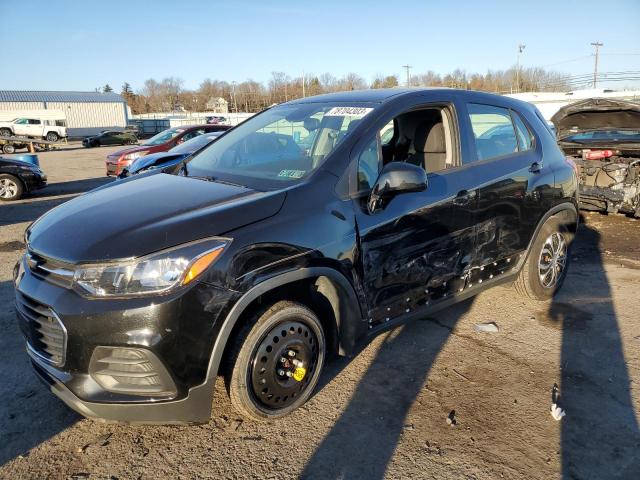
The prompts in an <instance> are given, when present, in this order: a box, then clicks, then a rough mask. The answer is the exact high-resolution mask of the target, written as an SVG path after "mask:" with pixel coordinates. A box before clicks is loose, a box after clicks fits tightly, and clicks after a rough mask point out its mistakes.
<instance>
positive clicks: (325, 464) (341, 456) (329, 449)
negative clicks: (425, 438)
mask: <svg viewBox="0 0 640 480" xmlns="http://www.w3.org/2000/svg"><path fill="white" fill-rule="evenodd" d="M472 304H473V299H469V300H465V301H463V302H461V303H459V304H456V305H454V306H452V307H450V308H448V309H446V310H443V311H441V312H438V314H437V315H438V320H437V321H436V320H433V319H431V318H429V317H426V316H425V318H424V319H423V320H419V321H414V322H410V323H407V324H406V325H403V326H401V327H398V328H396V329H394V330H392V331H390V332H388V333H386V334H385V338H384V340H383V342H382V345H381V346H380V347H379V349H378V350H377V352H376V354H375V358H374V359H373V360H372V362H371V364H370V366H369V368H368V369H367V371H366V372H365V373H364V374H363V375H362V376H361V377H360V379H359V382H358V386H357V387H356V389H355V392H354V394H353V396H352V398H351V400H350V402H349V404H348V405H347V407H346V409H345V410H344V412H343V413H342V415H341V416H340V418H339V419H338V420H337V421H336V423H335V424H334V426H333V427H332V428H331V431H330V432H329V433H328V434H327V435H326V436H325V438H324V439H323V441H322V442H321V444H320V445H319V446H318V447H317V448H316V450H315V452H314V453H313V455H312V457H311V458H310V459H309V461H308V462H307V464H306V465H305V468H304V471H303V472H302V474H301V475H300V476H301V478H333V479H338V478H345V479H346V478H367V479H377V478H383V477H384V474H385V471H386V470H387V465H388V464H389V461H390V460H391V457H392V456H393V453H394V451H395V449H396V446H397V443H398V441H399V439H400V436H401V434H402V432H403V429H404V427H405V423H406V417H407V414H408V412H409V409H410V408H411V406H412V405H413V403H414V402H415V400H416V398H417V396H418V395H419V393H420V391H421V390H422V389H423V388H424V385H425V381H426V379H427V376H428V374H429V371H430V369H431V367H432V365H433V363H434V362H435V360H436V358H437V356H438V353H439V352H440V350H441V349H442V348H443V346H444V345H445V343H446V341H447V339H448V338H449V335H450V334H451V331H452V330H453V329H454V327H455V325H456V323H457V321H458V320H459V319H460V318H461V317H462V316H463V315H464V314H465V313H466V312H467V311H468V310H469V309H470V308H471V305H472ZM348 364H349V360H348V359H338V360H336V361H334V362H332V364H330V365H329V368H328V369H327V371H326V373H325V375H324V377H323V379H322V385H325V384H326V382H328V381H330V380H331V379H332V378H334V377H335V376H337V375H338V374H339V373H340V371H342V370H343V369H344V368H346V367H347V365H348Z"/></svg>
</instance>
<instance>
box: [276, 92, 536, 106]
mask: <svg viewBox="0 0 640 480" xmlns="http://www.w3.org/2000/svg"><path fill="white" fill-rule="evenodd" d="M438 92H447V93H454V94H456V95H459V96H461V97H463V98H464V99H465V100H467V101H475V102H483V101H486V102H489V103H491V102H492V101H496V99H500V102H501V103H502V104H507V105H510V106H513V107H518V108H519V109H520V110H522V109H530V108H531V107H532V105H531V104H530V103H528V102H524V101H522V100H518V99H515V98H511V97H505V96H504V95H497V94H494V93H487V92H480V91H476V90H463V89H455V88H446V87H394V88H379V89H369V90H350V91H345V92H335V93H326V94H323V95H316V96H313V97H306V98H298V99H296V100H291V101H290V102H287V105H292V104H300V103H316V102H364V103H380V104H381V103H385V102H388V101H390V100H395V99H397V98H399V97H409V96H412V95H415V96H421V97H423V96H424V95H425V93H438Z"/></svg>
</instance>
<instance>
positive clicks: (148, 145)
mask: <svg viewBox="0 0 640 480" xmlns="http://www.w3.org/2000/svg"><path fill="white" fill-rule="evenodd" d="M229 128H231V127H230V126H229V125H181V126H179V127H173V128H169V129H167V130H164V131H162V132H160V133H159V134H157V135H156V136H154V137H151V138H150V139H149V140H147V141H146V142H144V143H143V144H142V145H138V146H135V147H130V148H125V149H123V150H118V151H117V152H114V153H112V154H110V155H108V156H107V176H112V175H113V176H117V175H120V172H122V169H124V168H125V167H128V166H129V165H131V162H133V161H134V160H135V159H137V158H140V157H143V156H145V155H147V154H149V153H158V152H166V151H167V150H170V149H171V148H173V147H175V146H176V145H179V144H180V143H182V142H185V141H187V140H189V139H191V138H193V137H197V136H198V135H202V134H203V133H211V132H219V131H223V130H228V129H229Z"/></svg>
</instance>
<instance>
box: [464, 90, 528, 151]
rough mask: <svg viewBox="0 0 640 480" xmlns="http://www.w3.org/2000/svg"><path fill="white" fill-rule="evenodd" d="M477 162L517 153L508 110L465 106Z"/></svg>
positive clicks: (471, 104) (483, 106)
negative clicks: (474, 144)
mask: <svg viewBox="0 0 640 480" xmlns="http://www.w3.org/2000/svg"><path fill="white" fill-rule="evenodd" d="M467 109H468V111H469V119H470V120H471V128H472V130H473V135H474V137H475V143H476V153H477V156H478V160H486V159H489V158H494V157H501V156H503V155H509V154H512V153H515V152H517V151H518V139H517V138H516V130H515V128H514V126H513V123H512V121H511V114H510V112H509V109H507V108H501V107H494V106H491V105H480V104H475V103H470V104H468V105H467Z"/></svg>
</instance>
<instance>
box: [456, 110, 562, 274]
mask: <svg viewBox="0 0 640 480" xmlns="http://www.w3.org/2000/svg"><path fill="white" fill-rule="evenodd" d="M466 107H467V114H466V115H465V118H464V121H466V122H467V123H468V128H467V129H466V131H468V132H469V135H470V138H469V143H470V144H471V145H473V147H474V148H473V149H474V152H473V153H474V154H475V156H474V155H470V156H469V159H470V160H471V161H472V162H473V165H472V167H473V170H474V177H475V181H476V182H477V184H478V210H477V221H478V240H477V261H478V265H479V267H480V268H479V269H477V270H476V271H475V273H474V278H475V281H477V280H480V279H482V280H484V279H485V278H484V277H485V276H486V275H487V272H489V271H490V272H491V274H493V275H500V274H503V273H508V272H510V271H511V270H512V269H513V268H515V265H516V264H517V260H518V258H519V256H520V255H521V254H522V253H523V252H524V251H525V250H526V248H527V247H528V244H529V240H530V239H531V237H532V235H533V233H534V230H535V228H536V225H537V223H538V221H539V220H540V218H541V216H542V214H543V213H544V212H545V211H546V210H547V208H548V204H547V195H548V192H549V190H550V189H551V188H552V187H553V185H554V178H553V172H552V170H551V167H550V166H549V165H545V164H544V162H543V160H542V152H541V147H540V146H539V145H538V142H536V139H535V136H534V134H533V133H532V132H533V129H532V128H531V127H530V126H529V125H528V124H527V123H526V121H525V120H524V118H523V117H522V115H521V114H520V113H518V112H516V111H515V110H513V109H511V108H508V106H507V105H505V106H499V105H487V104H481V103H471V102H469V103H467V105H466ZM486 267H490V268H489V269H488V270H487V269H486Z"/></svg>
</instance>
